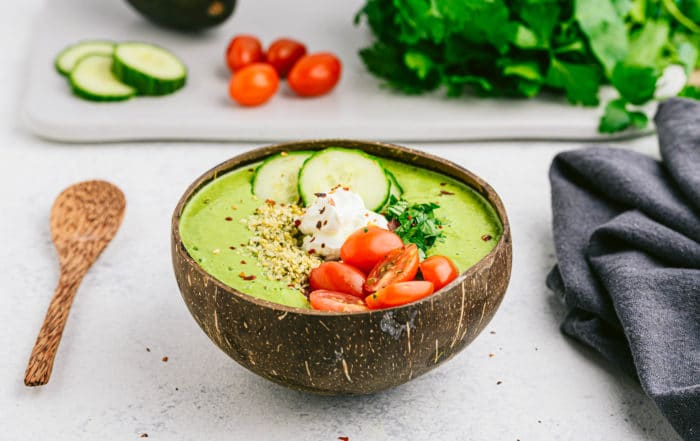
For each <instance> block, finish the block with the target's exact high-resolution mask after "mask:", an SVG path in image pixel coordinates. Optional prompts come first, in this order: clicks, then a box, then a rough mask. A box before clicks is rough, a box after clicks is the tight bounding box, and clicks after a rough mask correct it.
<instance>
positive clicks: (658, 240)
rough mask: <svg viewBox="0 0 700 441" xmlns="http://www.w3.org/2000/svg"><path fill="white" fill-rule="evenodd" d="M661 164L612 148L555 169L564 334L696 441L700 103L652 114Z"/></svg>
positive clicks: (577, 154)
mask: <svg viewBox="0 0 700 441" xmlns="http://www.w3.org/2000/svg"><path fill="white" fill-rule="evenodd" d="M655 121H656V125H657V130H658V137H659V144H660V148H661V157H662V158H663V162H659V161H656V160H654V159H652V158H649V157H647V156H644V155H641V154H638V153H635V152H631V151H627V150H622V149H613V148H603V147H594V148H586V149H581V150H575V151H569V152H564V153H561V154H559V155H557V157H556V158H555V159H554V162H553V164H552V167H551V170H550V175H549V177H550V181H551V185H552V211H553V228H554V244H555V249H556V255H557V259H558V265H557V266H556V267H554V269H553V270H552V272H551V273H550V274H549V277H548V278H547V285H548V286H549V287H550V288H551V289H552V290H553V291H555V292H557V293H560V294H561V295H562V296H563V297H564V300H565V302H566V305H567V308H568V310H569V313H568V316H567V317H566V319H565V320H564V323H563V324H562V331H563V332H564V333H565V334H567V335H569V336H571V337H573V338H575V339H576V340H578V341H580V342H582V343H583V344H585V345H588V346H590V347H592V348H593V349H595V350H596V351H598V352H600V353H601V354H602V355H603V356H604V357H605V358H607V359H608V360H610V361H611V362H612V363H614V364H616V365H618V366H620V367H621V368H622V369H623V370H625V371H626V372H628V373H629V374H630V375H632V376H634V377H636V378H637V379H638V380H639V382H640V384H641V386H642V388H643V389H644V391H645V392H646V393H647V395H649V397H651V399H652V400H654V402H655V403H656V405H657V406H658V407H659V409H661V412H663V414H664V415H665V416H666V418H668V420H669V421H670V422H671V424H672V425H673V427H674V428H675V429H676V431H678V433H679V434H680V435H681V436H682V437H683V438H684V439H686V440H700V103H698V102H696V101H690V100H684V99H672V100H669V101H666V102H664V103H663V104H661V105H660V107H659V110H658V112H657V114H656V117H655Z"/></svg>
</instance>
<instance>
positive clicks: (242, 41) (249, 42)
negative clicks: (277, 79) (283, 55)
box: [226, 35, 265, 72]
mask: <svg viewBox="0 0 700 441" xmlns="http://www.w3.org/2000/svg"><path fill="white" fill-rule="evenodd" d="M262 61H265V54H264V53H263V50H262V45H261V44H260V40H258V39H257V38H256V37H254V36H252V35H238V36H236V37H234V38H233V40H231V42H230V43H229V44H228V48H227V49H226V64H228V68H229V69H231V72H238V71H239V70H241V69H243V68H244V67H246V66H249V65H251V64H253V63H260V62H262Z"/></svg>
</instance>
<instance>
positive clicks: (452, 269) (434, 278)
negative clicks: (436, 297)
mask: <svg viewBox="0 0 700 441" xmlns="http://www.w3.org/2000/svg"><path fill="white" fill-rule="evenodd" d="M420 272H421V274H423V280H428V281H430V282H433V285H435V291H437V290H439V289H440V288H442V287H443V286H445V285H447V284H448V283H450V282H451V281H453V280H454V279H456V278H457V276H458V275H459V270H457V266H456V265H455V264H454V262H452V260H450V258H449V257H445V256H430V257H428V258H427V259H425V260H424V261H423V262H422V263H421V264H420Z"/></svg>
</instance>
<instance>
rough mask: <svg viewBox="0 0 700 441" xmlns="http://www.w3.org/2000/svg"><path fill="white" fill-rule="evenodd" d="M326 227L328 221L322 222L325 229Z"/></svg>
mask: <svg viewBox="0 0 700 441" xmlns="http://www.w3.org/2000/svg"><path fill="white" fill-rule="evenodd" d="M326 225H328V219H326V220H324V221H323V226H324V227H325V226H326Z"/></svg>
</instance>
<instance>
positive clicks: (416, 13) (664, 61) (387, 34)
mask: <svg viewBox="0 0 700 441" xmlns="http://www.w3.org/2000/svg"><path fill="white" fill-rule="evenodd" d="M362 17H365V18H366V19H367V22H368V23H369V26H370V28H371V29H372V32H373V33H374V35H375V37H376V42H375V43H374V44H373V45H372V46H370V47H368V48H365V49H363V50H361V51H360V56H361V58H362V60H363V61H364V63H365V65H366V66H367V69H368V70H369V71H370V72H372V73H373V74H375V75H377V76H379V77H381V78H383V79H384V80H386V83H387V84H388V85H389V86H391V87H393V88H395V89H397V90H399V91H402V92H404V93H409V94H415V93H422V92H427V91H432V90H435V89H438V88H440V87H444V88H445V89H446V91H447V95H449V96H459V95H462V94H464V93H471V94H476V95H479V96H511V97H534V96H536V95H538V94H539V93H540V92H543V91H554V92H555V93H562V94H564V95H566V98H567V99H568V100H569V102H571V103H572V104H581V105H585V106H595V105H598V104H599V96H598V95H599V94H598V92H599V90H600V87H601V85H604V84H611V85H612V86H614V87H615V89H616V90H617V92H618V93H619V98H618V99H616V100H615V101H614V102H612V103H610V104H609V105H608V106H607V108H606V114H605V115H604V117H603V118H602V120H601V124H600V127H599V130H600V131H601V132H615V131H619V130H624V129H625V128H627V127H630V126H635V127H643V126H645V125H646V124H647V120H646V116H644V117H642V116H641V115H640V112H638V111H636V110H635V109H634V106H636V105H641V104H644V103H646V102H648V101H651V100H653V99H654V93H655V90H656V84H657V81H658V80H659V78H660V77H661V75H662V72H663V70H664V69H665V68H666V67H668V66H669V65H671V64H678V65H681V66H683V68H684V69H685V72H686V76H687V77H688V76H690V73H691V72H692V71H693V70H695V69H696V68H697V67H700V66H698V52H699V51H700V0H489V1H485V0H367V3H366V5H365V6H364V8H363V9H362V10H361V11H360V12H359V13H358V15H357V17H356V22H357V21H359V20H360V19H361V18H362Z"/></svg>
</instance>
